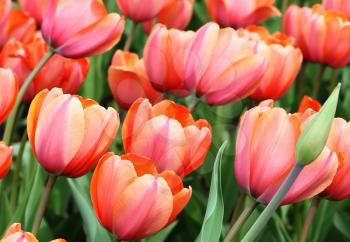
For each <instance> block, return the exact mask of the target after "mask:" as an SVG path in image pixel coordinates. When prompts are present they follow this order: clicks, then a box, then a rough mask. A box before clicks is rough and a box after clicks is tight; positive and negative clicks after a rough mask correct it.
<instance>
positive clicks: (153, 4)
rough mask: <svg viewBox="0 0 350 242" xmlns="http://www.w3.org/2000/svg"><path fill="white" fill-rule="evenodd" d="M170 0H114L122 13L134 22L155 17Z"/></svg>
mask: <svg viewBox="0 0 350 242" xmlns="http://www.w3.org/2000/svg"><path fill="white" fill-rule="evenodd" d="M170 1H171V0H148V1H143V0H116V2H117V5H118V7H119V9H120V11H121V12H122V14H123V15H125V16H126V17H128V18H130V19H132V20H133V21H135V22H145V21H148V20H151V19H153V18H154V17H156V16H157V15H158V14H159V13H160V12H161V11H162V10H163V9H164V8H165V7H166V6H167V5H168V4H169V2H170Z"/></svg>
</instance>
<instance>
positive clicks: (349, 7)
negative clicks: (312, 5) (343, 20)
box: [323, 0, 350, 19]
mask: <svg viewBox="0 0 350 242" xmlns="http://www.w3.org/2000/svg"><path fill="white" fill-rule="evenodd" d="M323 6H324V8H325V9H327V10H336V11H340V12H342V13H344V14H345V15H346V16H347V17H348V18H349V19H350V1H349V0H323Z"/></svg>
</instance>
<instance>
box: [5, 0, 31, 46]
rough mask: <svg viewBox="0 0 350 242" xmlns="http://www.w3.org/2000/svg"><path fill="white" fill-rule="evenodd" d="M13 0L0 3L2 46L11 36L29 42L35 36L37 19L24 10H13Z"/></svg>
mask: <svg viewBox="0 0 350 242" xmlns="http://www.w3.org/2000/svg"><path fill="white" fill-rule="evenodd" d="M11 4H12V3H11V0H3V1H1V3H0V15H1V17H0V28H1V33H0V48H1V47H2V46H3V45H4V44H5V43H6V41H8V40H9V39H11V38H14V39H17V40H20V41H23V42H28V41H31V40H32V39H33V38H34V36H35V20H34V19H33V18H32V17H30V16H29V15H28V14H26V13H24V12H23V11H22V10H19V9H13V10H11V6H12V5H11Z"/></svg>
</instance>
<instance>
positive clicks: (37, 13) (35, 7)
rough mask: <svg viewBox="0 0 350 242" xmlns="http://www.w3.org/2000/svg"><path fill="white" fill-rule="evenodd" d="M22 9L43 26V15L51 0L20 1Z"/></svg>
mask: <svg viewBox="0 0 350 242" xmlns="http://www.w3.org/2000/svg"><path fill="white" fill-rule="evenodd" d="M18 2H19V4H20V6H21V9H22V10H23V11H25V12H27V13H29V14H30V16H32V17H33V18H34V19H35V21H36V23H37V24H38V25H41V23H42V21H43V17H44V16H43V15H44V13H45V10H46V8H47V6H48V5H49V0H18Z"/></svg>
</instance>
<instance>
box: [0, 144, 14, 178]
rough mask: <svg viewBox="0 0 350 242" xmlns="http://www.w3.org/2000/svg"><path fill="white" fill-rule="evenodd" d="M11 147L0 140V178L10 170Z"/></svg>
mask: <svg viewBox="0 0 350 242" xmlns="http://www.w3.org/2000/svg"><path fill="white" fill-rule="evenodd" d="M12 155H13V149H12V147H10V146H7V145H6V144H5V143H4V142H0V179H2V178H4V177H5V176H6V175H7V173H8V172H9V171H10V168H11V164H12Z"/></svg>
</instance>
